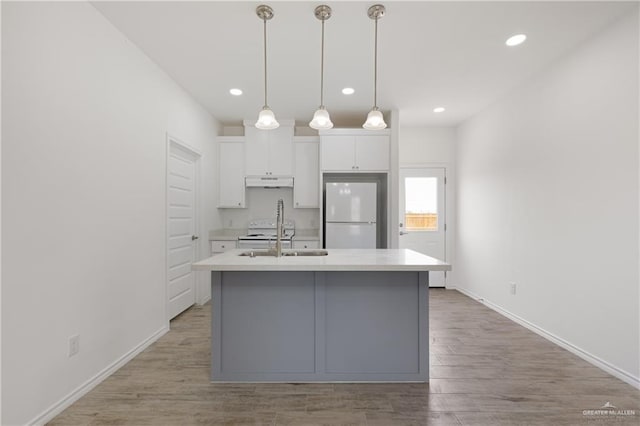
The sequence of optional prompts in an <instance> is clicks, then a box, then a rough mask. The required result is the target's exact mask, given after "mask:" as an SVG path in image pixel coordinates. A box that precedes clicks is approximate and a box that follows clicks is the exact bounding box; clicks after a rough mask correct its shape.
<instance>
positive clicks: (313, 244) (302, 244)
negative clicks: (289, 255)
mask: <svg viewBox="0 0 640 426" xmlns="http://www.w3.org/2000/svg"><path fill="white" fill-rule="evenodd" d="M293 248H294V249H317V248H320V241H318V240H313V241H295V240H294V241H293Z"/></svg>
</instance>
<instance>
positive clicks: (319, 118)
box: [309, 5, 333, 130]
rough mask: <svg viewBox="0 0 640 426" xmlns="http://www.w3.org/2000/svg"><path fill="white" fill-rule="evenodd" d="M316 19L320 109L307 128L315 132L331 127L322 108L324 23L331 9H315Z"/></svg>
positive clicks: (325, 110) (327, 7)
mask: <svg viewBox="0 0 640 426" xmlns="http://www.w3.org/2000/svg"><path fill="white" fill-rule="evenodd" d="M314 14H315V15H316V18H318V19H319V20H320V21H322V47H321V49H320V107H318V110H317V111H316V112H315V113H314V114H313V119H312V120H311V122H310V123H309V127H311V128H312V129H316V130H323V129H330V128H332V127H333V123H332V122H331V117H329V111H327V109H326V108H325V107H324V21H326V20H327V19H329V18H331V8H330V7H329V6H327V5H321V6H318V7H316V10H315V11H314Z"/></svg>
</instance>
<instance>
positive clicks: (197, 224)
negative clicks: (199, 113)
mask: <svg viewBox="0 0 640 426" xmlns="http://www.w3.org/2000/svg"><path fill="white" fill-rule="evenodd" d="M172 146H173V147H175V148H177V149H179V150H181V151H183V152H185V153H186V154H188V155H190V156H192V157H193V159H194V165H195V172H194V174H195V176H194V188H193V190H194V194H195V201H194V206H193V210H194V215H193V216H194V218H193V219H194V230H195V233H196V234H197V235H201V234H203V232H202V231H203V230H202V226H201V225H202V224H201V216H202V215H201V213H200V205H201V204H200V203H201V200H200V190H201V186H200V185H201V182H200V160H201V159H202V153H201V152H200V151H199V150H198V149H196V148H194V147H192V146H191V145H189V144H188V143H186V142H184V141H182V140H180V139H179V138H177V137H175V136H173V135H171V134H170V133H168V132H167V152H166V163H165V184H164V187H165V194H164V197H165V198H164V201H165V202H164V207H165V232H164V233H165V240H164V244H165V260H164V272H165V278H164V318H165V320H166V321H167V327H168V326H169V321H170V320H171V318H169V267H168V266H169V263H168V262H169V156H170V155H171V147H172ZM202 241H203V240H202V239H200V240H198V243H196V244H195V245H194V257H195V258H196V259H200V245H201V242H202ZM201 275H202V274H198V273H195V274H194V287H195V288H194V291H195V294H194V301H195V302H196V303H198V300H200V298H201V297H202V294H201V293H202V290H201V282H200V281H201V280H202V279H201Z"/></svg>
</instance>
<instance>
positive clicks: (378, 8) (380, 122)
mask: <svg viewBox="0 0 640 426" xmlns="http://www.w3.org/2000/svg"><path fill="white" fill-rule="evenodd" d="M384 13H385V8H384V6H383V5H381V4H376V5H373V6H371V7H370V8H369V10H368V11H367V15H369V18H371V19H373V20H374V21H375V23H376V24H375V48H374V55H373V108H371V111H369V114H368V115H367V121H365V122H364V124H363V125H362V127H364V128H365V129H367V130H382V129H384V128H386V127H387V123H385V122H384V117H382V112H380V111H379V110H378V19H380V18H382V17H383V16H384Z"/></svg>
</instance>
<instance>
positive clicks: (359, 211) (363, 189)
mask: <svg viewBox="0 0 640 426" xmlns="http://www.w3.org/2000/svg"><path fill="white" fill-rule="evenodd" d="M325 185H326V186H325V193H326V199H325V218H324V220H325V242H326V247H327V248H376V232H377V226H376V216H377V213H376V211H377V192H378V191H377V184H376V183H371V182H327V183H326V184H325Z"/></svg>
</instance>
